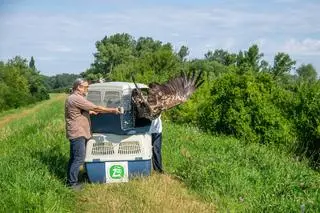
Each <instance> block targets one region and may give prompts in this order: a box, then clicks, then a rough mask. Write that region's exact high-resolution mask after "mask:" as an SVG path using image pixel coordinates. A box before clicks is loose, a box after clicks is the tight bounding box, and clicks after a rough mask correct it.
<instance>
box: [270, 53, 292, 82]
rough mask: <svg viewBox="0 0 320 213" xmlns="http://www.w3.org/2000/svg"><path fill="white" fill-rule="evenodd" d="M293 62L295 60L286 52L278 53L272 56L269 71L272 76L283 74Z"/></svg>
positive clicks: (287, 71)
mask: <svg viewBox="0 0 320 213" xmlns="http://www.w3.org/2000/svg"><path fill="white" fill-rule="evenodd" d="M295 64H296V62H295V61H293V60H292V59H291V58H290V56H289V55H288V54H286V53H278V54H277V55H276V56H275V57H274V64H273V67H272V69H271V70H270V71H271V73H272V75H273V77H274V78H277V77H279V76H283V75H284V74H285V73H289V72H290V71H291V70H292V69H293V68H294V67H293V66H294V65H295Z"/></svg>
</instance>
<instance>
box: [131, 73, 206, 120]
mask: <svg viewBox="0 0 320 213" xmlns="http://www.w3.org/2000/svg"><path fill="white" fill-rule="evenodd" d="M132 80H133V82H134V83H135V80H134V77H133V76H132ZM202 83H203V80H202V72H200V73H199V74H198V75H196V72H195V71H193V72H192V73H191V72H190V73H188V75H186V74H185V73H181V75H180V76H178V77H176V78H173V79H171V80H169V81H168V82H166V83H164V84H158V83H151V84H149V89H148V95H147V96H145V95H143V94H142V92H141V90H140V88H139V87H138V85H137V84H136V83H135V86H136V89H135V90H134V91H133V93H132V100H133V102H134V103H135V105H136V110H137V114H138V117H144V118H147V119H150V120H153V119H155V118H157V117H158V116H159V115H160V114H161V112H162V111H165V110H168V109H170V108H172V107H174V106H177V105H179V104H182V103H184V102H186V101H187V100H188V98H189V97H190V96H191V95H192V94H193V92H194V91H195V90H196V89H197V88H198V87H199V86H200V85H201V84H202Z"/></svg>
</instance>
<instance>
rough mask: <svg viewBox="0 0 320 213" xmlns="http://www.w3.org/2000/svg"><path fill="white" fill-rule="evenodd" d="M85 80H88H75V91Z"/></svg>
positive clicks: (73, 89)
mask: <svg viewBox="0 0 320 213" xmlns="http://www.w3.org/2000/svg"><path fill="white" fill-rule="evenodd" d="M84 82H87V81H86V80H85V79H83V78H77V79H76V80H75V81H74V82H73V86H72V91H75V90H76V89H77V88H78V86H79V85H80V84H82V83H84Z"/></svg>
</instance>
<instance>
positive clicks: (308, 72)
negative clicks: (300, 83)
mask: <svg viewBox="0 0 320 213" xmlns="http://www.w3.org/2000/svg"><path fill="white" fill-rule="evenodd" d="M296 72H297V74H298V76H299V78H301V79H303V80H304V81H309V82H310V81H315V80H316V79H317V71H316V70H315V68H314V67H313V66H312V64H307V65H305V64H302V65H301V66H300V67H299V68H298V69H297V70H296Z"/></svg>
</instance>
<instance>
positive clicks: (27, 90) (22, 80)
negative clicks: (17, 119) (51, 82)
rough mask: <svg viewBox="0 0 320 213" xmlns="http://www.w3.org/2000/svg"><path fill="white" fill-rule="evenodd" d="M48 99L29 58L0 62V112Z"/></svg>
mask: <svg viewBox="0 0 320 213" xmlns="http://www.w3.org/2000/svg"><path fill="white" fill-rule="evenodd" d="M46 99H49V94H48V91H47V88H46V87H45V85H44V83H43V80H42V78H41V76H40V72H39V71H38V70H37V68H36V66H35V60H34V58H33V57H31V59H30V61H29V62H28V60H27V59H24V58H22V57H20V56H16V57H14V58H13V59H10V60H8V61H7V62H3V61H0V112H2V111H5V110H8V109H12V108H18V107H21V106H25V105H28V104H32V103H35V102H37V101H41V100H46Z"/></svg>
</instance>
